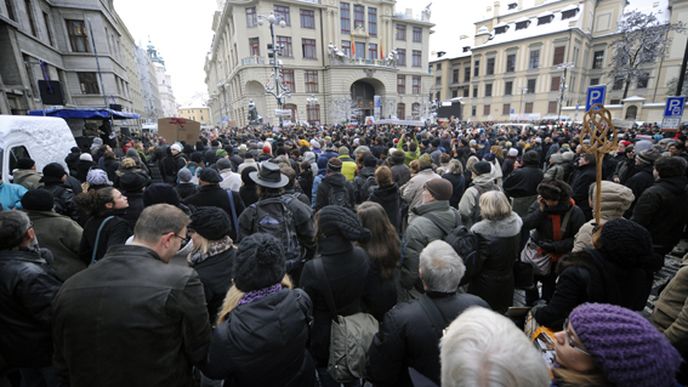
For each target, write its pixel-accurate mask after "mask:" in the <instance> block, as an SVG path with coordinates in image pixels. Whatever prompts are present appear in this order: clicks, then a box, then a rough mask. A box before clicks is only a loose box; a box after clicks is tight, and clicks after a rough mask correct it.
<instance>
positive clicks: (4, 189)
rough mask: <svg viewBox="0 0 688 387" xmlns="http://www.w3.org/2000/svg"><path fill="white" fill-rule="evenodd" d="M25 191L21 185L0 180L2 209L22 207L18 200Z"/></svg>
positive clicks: (0, 203)
mask: <svg viewBox="0 0 688 387" xmlns="http://www.w3.org/2000/svg"><path fill="white" fill-rule="evenodd" d="M26 191H28V190H27V189H26V188H25V187H24V186H22V185H19V184H12V183H6V182H4V181H0V205H2V209H3V210H12V209H15V208H22V206H21V202H20V200H21V198H22V196H24V194H25V193H26Z"/></svg>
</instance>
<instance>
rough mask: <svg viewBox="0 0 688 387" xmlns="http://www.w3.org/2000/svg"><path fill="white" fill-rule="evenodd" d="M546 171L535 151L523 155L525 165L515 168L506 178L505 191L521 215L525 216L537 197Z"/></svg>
mask: <svg viewBox="0 0 688 387" xmlns="http://www.w3.org/2000/svg"><path fill="white" fill-rule="evenodd" d="M543 176H544V173H543V172H542V169H541V168H540V158H539V156H538V153H537V152H535V151H528V152H526V153H525V155H523V166H522V167H520V168H518V169H516V170H514V171H513V172H512V173H510V174H509V176H508V177H507V178H505V179H504V184H502V188H503V189H504V193H505V194H506V195H507V196H508V197H510V198H512V199H513V208H514V212H516V213H517V214H518V215H519V216H525V215H526V214H527V213H528V208H529V207H530V205H531V204H532V203H533V202H534V201H535V198H536V197H537V187H538V184H540V183H541V182H542V179H543Z"/></svg>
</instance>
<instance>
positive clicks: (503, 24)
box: [494, 23, 509, 29]
mask: <svg viewBox="0 0 688 387" xmlns="http://www.w3.org/2000/svg"><path fill="white" fill-rule="evenodd" d="M508 25H509V23H499V24H497V25H496V26H494V29H497V28H501V27H506V26H508Z"/></svg>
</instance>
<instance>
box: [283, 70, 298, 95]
mask: <svg viewBox="0 0 688 387" xmlns="http://www.w3.org/2000/svg"><path fill="white" fill-rule="evenodd" d="M282 80H283V81H284V86H286V87H287V89H289V91H291V92H292V93H295V92H296V84H295V83H294V70H293V69H282Z"/></svg>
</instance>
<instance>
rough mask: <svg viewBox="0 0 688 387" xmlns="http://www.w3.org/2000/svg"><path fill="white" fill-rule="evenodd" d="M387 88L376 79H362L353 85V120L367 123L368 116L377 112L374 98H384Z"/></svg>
mask: <svg viewBox="0 0 688 387" xmlns="http://www.w3.org/2000/svg"><path fill="white" fill-rule="evenodd" d="M384 93H385V86H384V84H383V83H382V82H380V81H379V80H377V79H375V78H362V79H359V80H357V81H355V82H354V83H352V84H351V105H352V112H351V116H352V117H351V118H354V119H356V120H358V122H365V118H366V117H367V116H373V115H374V112H375V104H374V97H375V96H376V95H379V96H382V95H384Z"/></svg>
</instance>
